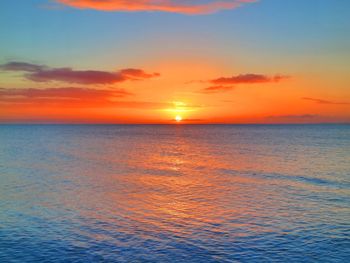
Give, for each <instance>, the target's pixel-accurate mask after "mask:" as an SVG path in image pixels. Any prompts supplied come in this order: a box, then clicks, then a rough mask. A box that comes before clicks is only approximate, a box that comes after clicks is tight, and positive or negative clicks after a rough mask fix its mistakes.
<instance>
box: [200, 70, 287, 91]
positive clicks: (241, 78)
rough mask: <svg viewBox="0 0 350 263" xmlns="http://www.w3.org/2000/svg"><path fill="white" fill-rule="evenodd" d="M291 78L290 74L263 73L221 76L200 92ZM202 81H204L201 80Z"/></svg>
mask: <svg viewBox="0 0 350 263" xmlns="http://www.w3.org/2000/svg"><path fill="white" fill-rule="evenodd" d="M287 78H289V77H288V76H282V75H275V76H267V75H262V74H240V75H237V76H232V77H220V78H216V79H212V80H209V81H208V82H209V83H211V84H213V85H212V86H210V87H207V88H204V89H202V90H200V91H199V92H200V93H209V94H210V93H219V92H225V91H230V90H232V89H234V86H232V85H235V84H237V85H238V84H258V83H276V82H280V81H281V80H284V79H287ZM201 82H202V81H201Z"/></svg>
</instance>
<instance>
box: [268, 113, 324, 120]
mask: <svg viewBox="0 0 350 263" xmlns="http://www.w3.org/2000/svg"><path fill="white" fill-rule="evenodd" d="M317 117H320V116H319V115H317V114H301V115H275V116H267V117H266V119H279V120H283V119H284V120H307V119H314V118H317Z"/></svg>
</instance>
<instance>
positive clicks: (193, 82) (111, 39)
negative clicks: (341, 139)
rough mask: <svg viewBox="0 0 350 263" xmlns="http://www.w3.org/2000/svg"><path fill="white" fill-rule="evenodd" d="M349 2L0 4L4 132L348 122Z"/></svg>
mask: <svg viewBox="0 0 350 263" xmlns="http://www.w3.org/2000/svg"><path fill="white" fill-rule="evenodd" d="M349 17H350V1H347V0H256V1H254V0H221V1H217V0H158V1H156V0H133V1H132V0H130V1H125V0H100V1H96V0H51V1H50V0H26V1H23V0H2V1H1V2H0V39H1V41H0V122H2V123H179V121H177V122H176V120H175V119H176V117H178V120H180V119H182V120H181V121H180V122H181V123H320V122H337V123H339V122H350V33H349V32H350V19H349Z"/></svg>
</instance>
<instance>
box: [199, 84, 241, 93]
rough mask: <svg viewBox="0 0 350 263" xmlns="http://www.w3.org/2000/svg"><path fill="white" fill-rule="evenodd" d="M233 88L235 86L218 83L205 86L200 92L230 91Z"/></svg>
mask: <svg viewBox="0 0 350 263" xmlns="http://www.w3.org/2000/svg"><path fill="white" fill-rule="evenodd" d="M232 89H234V87H233V86H223V85H218V86H210V87H208V88H204V89H202V90H200V93H219V92H225V91H230V90H232Z"/></svg>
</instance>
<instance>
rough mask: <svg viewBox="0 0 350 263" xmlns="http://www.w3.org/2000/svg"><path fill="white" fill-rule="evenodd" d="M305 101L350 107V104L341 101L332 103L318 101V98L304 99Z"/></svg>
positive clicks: (329, 101)
mask: <svg viewBox="0 0 350 263" xmlns="http://www.w3.org/2000/svg"><path fill="white" fill-rule="evenodd" d="M302 99H303V100H308V101H312V102H315V103H318V104H329V105H350V102H344V101H343V102H340V101H331V100H323V99H317V98H309V97H304V98H302Z"/></svg>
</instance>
